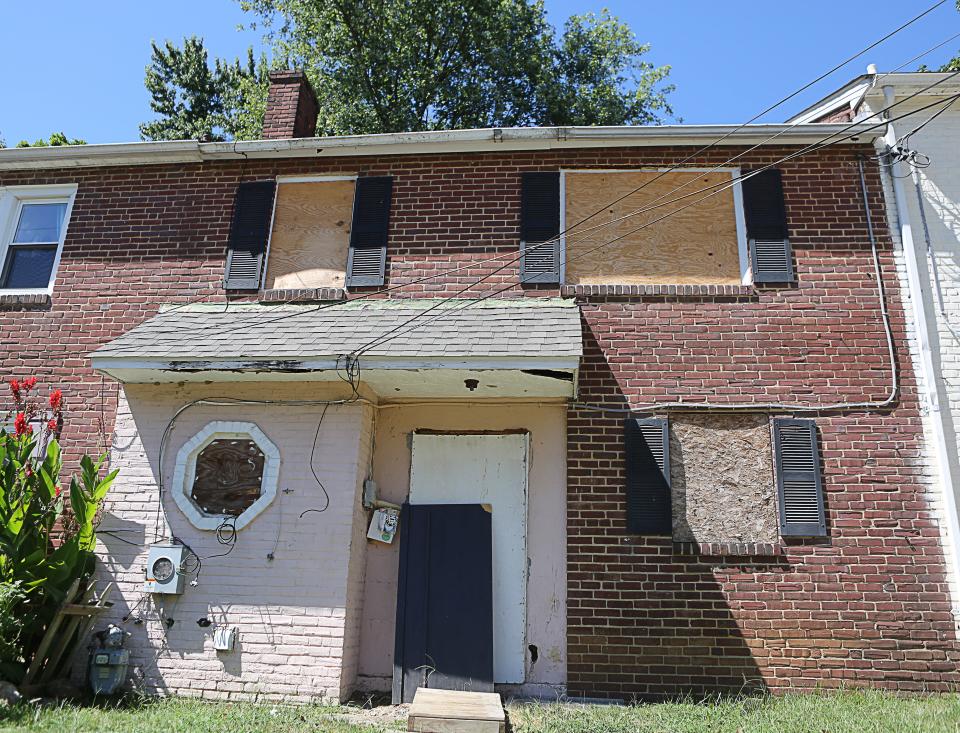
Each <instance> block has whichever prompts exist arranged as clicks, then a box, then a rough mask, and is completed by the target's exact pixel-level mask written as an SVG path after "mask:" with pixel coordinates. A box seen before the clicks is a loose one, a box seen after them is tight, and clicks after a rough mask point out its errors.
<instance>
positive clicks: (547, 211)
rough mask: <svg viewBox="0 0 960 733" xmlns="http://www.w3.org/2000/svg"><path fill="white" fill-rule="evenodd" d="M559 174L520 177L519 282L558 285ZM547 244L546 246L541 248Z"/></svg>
mask: <svg viewBox="0 0 960 733" xmlns="http://www.w3.org/2000/svg"><path fill="white" fill-rule="evenodd" d="M559 237H560V173H559V172H554V173H551V172H547V173H524V174H522V178H521V188H520V279H521V281H522V282H525V283H559V282H560V239H559ZM544 242H547V244H543V243H544Z"/></svg>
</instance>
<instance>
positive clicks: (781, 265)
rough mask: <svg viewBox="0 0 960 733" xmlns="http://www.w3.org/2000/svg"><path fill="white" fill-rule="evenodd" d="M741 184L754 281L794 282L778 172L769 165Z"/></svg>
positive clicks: (784, 208)
mask: <svg viewBox="0 0 960 733" xmlns="http://www.w3.org/2000/svg"><path fill="white" fill-rule="evenodd" d="M742 186H743V210H744V218H745V219H746V223H747V239H749V240H750V261H751V264H752V265H753V281H754V282H758V283H784V282H793V254H792V252H791V249H790V237H789V233H788V232H787V209H786V206H785V204H784V202H783V180H782V178H781V176H780V171H779V170H777V169H776V168H770V169H768V170H765V171H763V172H762V173H758V174H756V175H754V176H750V177H749V178H747V179H745V180H744V181H743V184H742Z"/></svg>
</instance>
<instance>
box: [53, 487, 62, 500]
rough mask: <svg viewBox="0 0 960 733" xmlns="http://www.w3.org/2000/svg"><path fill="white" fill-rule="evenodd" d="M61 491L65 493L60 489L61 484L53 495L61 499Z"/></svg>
mask: <svg viewBox="0 0 960 733" xmlns="http://www.w3.org/2000/svg"><path fill="white" fill-rule="evenodd" d="M61 491H63V489H61V488H60V484H57V488H56V489H55V490H54V492H53V495H54V496H55V497H59V496H60V492H61Z"/></svg>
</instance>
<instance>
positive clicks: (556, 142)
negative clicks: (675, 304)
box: [0, 124, 877, 170]
mask: <svg viewBox="0 0 960 733" xmlns="http://www.w3.org/2000/svg"><path fill="white" fill-rule="evenodd" d="M841 132H846V134H852V133H856V134H860V135H863V137H864V140H863V141H864V142H870V141H872V140H873V139H874V138H875V137H876V136H877V133H876V131H875V129H874V128H873V127H872V126H870V125H868V124H863V125H859V126H857V127H853V128H850V127H849V126H848V125H845V124H817V125H803V126H797V125H784V124H762V125H660V126H650V127H641V126H620V127H508V128H486V129H475V130H441V131H430V132H402V133H387V134H378V135H343V136H338V137H314V138H295V139H286V140H245V141H234V142H218V143H201V142H197V141H195V140H175V141H167V142H132V143H111V144H106V145H65V146H60V147H47V148H6V149H0V170H35V169H54V168H60V169H63V168H81V167H84V168H86V167H99V166H117V165H126V166H132V165H159V164H170V163H181V164H182V163H206V162H215V161H224V160H249V159H278V158H330V157H343V156H367V155H428V154H443V153H501V152H504V151H506V150H565V149H566V150H569V149H577V148H601V147H602V148H607V147H644V146H654V145H678V146H683V145H703V144H707V143H711V142H714V141H716V140H717V139H719V138H721V137H725V136H726V140H725V141H724V145H755V144H762V143H765V142H767V141H768V140H769V139H770V138H771V137H773V136H776V137H777V139H776V142H775V143H774V144H776V145H790V144H796V145H808V144H811V143H817V142H821V141H822V140H823V139H824V138H826V137H829V136H831V135H836V134H840V133H841Z"/></svg>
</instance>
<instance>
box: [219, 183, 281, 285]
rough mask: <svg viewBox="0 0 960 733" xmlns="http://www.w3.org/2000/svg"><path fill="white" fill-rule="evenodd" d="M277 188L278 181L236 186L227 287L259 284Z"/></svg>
mask: <svg viewBox="0 0 960 733" xmlns="http://www.w3.org/2000/svg"><path fill="white" fill-rule="evenodd" d="M276 189H277V182H276V181H247V182H245V183H241V184H240V185H239V186H238V187H237V196H236V199H235V200H234V204H233V222H232V223H231V225H230V240H229V241H228V242H227V270H226V273H225V275H224V278H223V285H224V287H225V288H226V289H227V290H256V289H258V288H259V287H260V279H261V277H262V275H263V259H264V255H265V253H266V251H267V240H268V239H269V237H270V222H271V219H272V216H273V199H274V194H275V193H276Z"/></svg>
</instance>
